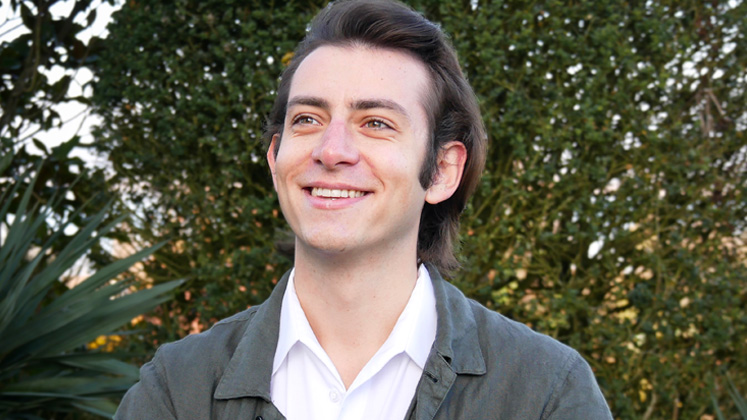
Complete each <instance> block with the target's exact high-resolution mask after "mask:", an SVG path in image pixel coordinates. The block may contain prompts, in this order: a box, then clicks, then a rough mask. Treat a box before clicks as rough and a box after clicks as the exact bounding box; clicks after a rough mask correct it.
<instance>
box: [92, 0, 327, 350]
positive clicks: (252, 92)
mask: <svg viewBox="0 0 747 420" xmlns="http://www.w3.org/2000/svg"><path fill="white" fill-rule="evenodd" d="M312 12H313V10H312V9H309V8H308V7H307V6H299V5H298V4H293V3H292V2H291V3H285V2H278V3H276V4H274V5H272V4H271V5H269V6H268V5H266V4H265V2H258V1H253V2H252V1H250V2H225V1H180V2H173V3H172V2H130V3H128V5H127V6H126V7H123V8H122V10H120V11H119V12H117V13H116V14H115V15H114V16H113V18H114V23H113V24H112V25H111V26H110V35H109V38H108V42H110V43H111V44H110V45H112V47H111V48H109V49H107V50H106V51H104V52H103V53H102V60H100V61H99V64H98V65H99V70H98V75H99V77H100V81H99V82H98V83H97V85H96V87H95V96H94V100H95V103H96V106H97V110H98V112H99V113H100V114H101V115H102V116H103V117H104V119H105V121H106V123H105V124H104V125H103V126H102V127H101V130H100V132H99V133H98V140H99V142H98V144H99V146H100V147H101V148H102V149H103V150H104V151H105V152H108V153H110V160H111V162H112V164H113V165H114V169H115V171H116V174H117V175H116V177H115V179H114V180H113V182H117V183H118V184H119V186H120V192H121V193H122V194H124V195H126V196H127V197H128V198H129V200H130V201H131V203H133V205H134V206H136V209H137V210H136V211H135V212H134V213H135V214H137V215H139V216H140V220H139V221H136V223H135V224H134V226H133V231H134V232H135V233H136V234H137V235H138V236H139V237H141V238H143V239H145V240H149V241H157V240H159V239H160V238H161V237H163V236H164V235H167V236H169V237H172V238H174V241H173V246H171V247H164V248H162V249H161V250H159V251H158V252H157V254H156V260H155V261H154V262H153V263H152V264H149V265H148V266H147V271H148V275H149V276H151V277H152V278H154V279H156V280H157V281H161V280H166V279H171V278H182V277H184V278H188V279H189V280H190V282H189V286H188V287H189V289H188V290H189V293H187V294H186V295H182V296H180V298H179V300H177V301H175V303H174V305H173V306H171V307H169V308H162V309H161V310H162V312H160V316H159V318H160V319H161V321H162V324H161V327H160V329H159V334H160V335H159V336H156V337H154V339H155V340H156V341H157V342H162V341H163V340H172V339H174V338H177V337H178V336H181V335H183V334H185V333H186V331H188V329H189V328H190V327H188V326H189V325H190V324H193V323H194V324H195V325H197V324H199V325H201V326H202V327H203V328H204V326H206V325H210V324H212V323H213V322H215V321H216V320H218V319H220V318H223V317H226V316H228V315H231V314H233V313H235V312H237V311H239V310H243V309H246V307H247V305H252V304H257V303H260V302H262V301H263V300H264V298H265V297H266V296H268V295H269V292H270V290H271V289H272V286H273V283H274V282H275V281H277V279H278V278H280V276H281V275H282V274H283V272H284V271H285V270H286V269H287V268H288V266H289V264H288V261H287V259H284V258H283V257H281V256H279V255H277V254H276V253H275V251H274V246H273V244H272V238H273V236H274V234H275V231H276V230H277V229H278V228H280V227H282V226H283V225H284V222H283V221H282V217H281V216H280V215H279V213H278V210H277V205H276V199H275V195H274V190H273V187H272V181H271V178H270V176H269V170H268V169H267V165H266V163H265V149H264V147H263V146H262V144H261V141H260V138H261V135H262V132H261V126H262V120H263V118H264V116H265V115H266V114H267V113H268V111H269V107H270V106H271V104H272V98H273V89H274V88H275V85H276V81H277V80H276V79H277V76H278V74H279V72H280V70H281V68H282V66H283V64H282V61H283V57H285V55H286V54H288V53H289V52H291V51H292V49H293V48H294V47H295V44H296V43H297V41H298V39H299V38H300V37H301V36H302V35H303V31H304V28H305V25H306V24H307V22H308V21H309V19H310V18H311V16H312ZM154 28H157V30H154ZM286 59H287V58H286Z"/></svg>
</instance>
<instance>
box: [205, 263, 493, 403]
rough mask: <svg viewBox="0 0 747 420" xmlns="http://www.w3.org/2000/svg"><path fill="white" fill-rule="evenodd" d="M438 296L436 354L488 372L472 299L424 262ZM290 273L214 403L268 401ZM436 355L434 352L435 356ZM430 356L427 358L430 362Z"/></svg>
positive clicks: (461, 367)
mask: <svg viewBox="0 0 747 420" xmlns="http://www.w3.org/2000/svg"><path fill="white" fill-rule="evenodd" d="M426 267H427V268H428V272H429V274H430V276H431V281H432V282H433V291H434V293H435V295H436V313H437V317H438V321H437V322H438V324H437V327H436V341H435V342H434V343H433V350H435V351H436V353H437V354H438V355H440V356H441V357H442V358H443V359H444V360H445V361H446V362H447V363H448V364H449V365H450V367H451V369H452V370H453V371H454V373H457V374H471V375H482V374H484V373H485V372H486V368H485V359H484V358H483V355H482V350H481V347H480V342H479V336H478V330H477V322H476V321H475V317H474V314H473V313H472V308H471V307H470V304H469V301H468V300H467V299H466V298H465V297H464V295H463V294H462V292H460V291H459V289H457V288H456V287H454V286H453V285H451V284H450V283H448V282H446V281H445V280H444V279H443V278H442V277H441V274H440V273H439V272H438V270H437V269H436V268H435V267H434V266H432V265H431V264H429V263H426ZM289 275H290V270H289V271H288V272H286V273H285V275H283V277H282V278H281V279H280V281H279V282H278V284H277V285H276V286H275V289H274V290H273V291H272V293H271V294H270V297H269V298H268V299H267V300H266V301H265V302H264V303H263V304H261V305H259V306H257V307H256V310H255V312H254V315H253V316H252V317H251V319H250V320H249V321H248V325H247V328H246V331H245V332H244V336H243V337H242V338H241V341H240V342H239V344H238V346H237V347H236V351H235V352H234V354H233V356H231V360H230V361H229V362H228V366H226V370H225V371H224V372H223V376H222V377H221V378H220V382H219V383H218V387H217V388H216V390H215V394H214V397H215V398H216V399H231V398H241V397H259V398H262V399H264V400H265V401H268V402H270V401H271V399H270V381H271V379H272V364H273V360H274V357H275V349H276V348H277V343H278V333H279V330H280V308H281V306H282V302H283V294H284V293H285V289H286V287H287V285H288V276H289ZM430 357H433V352H431V356H430ZM430 357H429V358H430Z"/></svg>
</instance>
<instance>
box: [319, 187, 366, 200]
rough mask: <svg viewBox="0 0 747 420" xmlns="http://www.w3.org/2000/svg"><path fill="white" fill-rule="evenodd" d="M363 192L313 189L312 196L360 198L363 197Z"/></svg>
mask: <svg viewBox="0 0 747 420" xmlns="http://www.w3.org/2000/svg"><path fill="white" fill-rule="evenodd" d="M363 194H364V193H363V191H356V190H332V189H329V188H317V187H314V188H312V189H311V195H312V196H314V197H325V198H340V197H342V198H358V197H363Z"/></svg>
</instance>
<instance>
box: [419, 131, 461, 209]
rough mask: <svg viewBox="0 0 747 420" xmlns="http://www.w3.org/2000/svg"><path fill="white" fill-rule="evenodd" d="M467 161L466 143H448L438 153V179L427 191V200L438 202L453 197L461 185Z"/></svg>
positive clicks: (431, 202) (432, 202)
mask: <svg viewBox="0 0 747 420" xmlns="http://www.w3.org/2000/svg"><path fill="white" fill-rule="evenodd" d="M466 161H467V148H466V147H465V146H464V143H462V142H459V141H452V142H449V143H446V144H445V145H444V146H443V147H442V148H441V150H440V151H439V153H438V159H437V161H436V162H437V163H436V164H437V172H436V179H435V180H434V181H433V184H432V185H431V186H430V187H429V188H428V190H427V191H426V193H425V201H426V202H428V203H430V204H438V203H440V202H442V201H445V200H447V199H448V198H449V197H451V196H452V195H453V194H454V192H455V191H456V190H457V188H458V187H459V183H460V182H461V180H462V173H463V172H464V164H465V162H466Z"/></svg>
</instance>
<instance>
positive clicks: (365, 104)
mask: <svg viewBox="0 0 747 420" xmlns="http://www.w3.org/2000/svg"><path fill="white" fill-rule="evenodd" d="M351 108H353V109H354V110H356V111H361V110H366V109H376V108H382V109H388V110H391V111H394V112H396V113H398V114H402V115H403V116H404V117H405V118H407V119H408V120H409V119H410V114H408V113H407V110H405V108H404V107H403V106H402V105H400V104H398V103H397V102H394V101H390V100H388V99H361V100H358V101H355V102H353V103H352V106H351Z"/></svg>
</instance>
